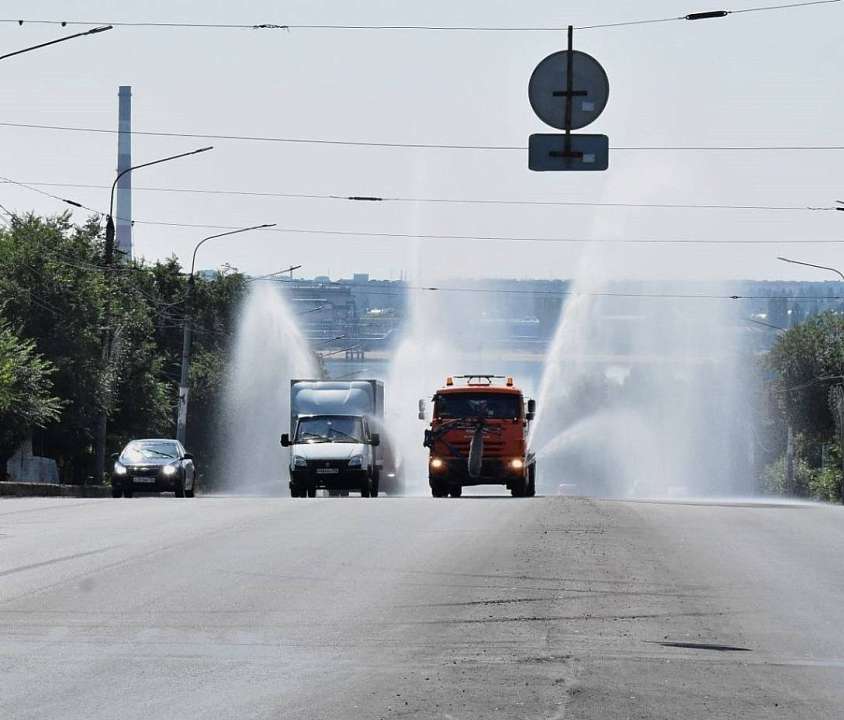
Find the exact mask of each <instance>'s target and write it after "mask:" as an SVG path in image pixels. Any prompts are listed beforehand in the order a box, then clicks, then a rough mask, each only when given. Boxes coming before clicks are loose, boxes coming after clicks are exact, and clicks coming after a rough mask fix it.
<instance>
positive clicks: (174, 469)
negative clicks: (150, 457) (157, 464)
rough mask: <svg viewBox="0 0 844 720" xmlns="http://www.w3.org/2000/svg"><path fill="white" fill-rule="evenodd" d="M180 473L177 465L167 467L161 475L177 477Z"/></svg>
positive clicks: (162, 469)
mask: <svg viewBox="0 0 844 720" xmlns="http://www.w3.org/2000/svg"><path fill="white" fill-rule="evenodd" d="M178 471H179V468H178V466H176V465H165V466H164V467H163V468H161V474H162V475H166V476H167V477H170V476H171V475H175V474H176V473H177V472H178Z"/></svg>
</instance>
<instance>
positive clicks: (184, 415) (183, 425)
mask: <svg viewBox="0 0 844 720" xmlns="http://www.w3.org/2000/svg"><path fill="white" fill-rule="evenodd" d="M275 225H276V224H275V223H269V224H265V225H252V226H250V227H245V228H240V229H239V230H229V231H228V232H224V233H219V234H217V235H209V236H208V237H205V238H202V240H200V241H199V242H198V243H197V244H196V247H195V248H194V249H193V257H192V258H191V262H190V275H188V293H187V297H186V298H185V319H184V324H183V329H182V368H181V373H180V375H179V414H178V416H177V419H176V440H178V441H179V442H180V443H182V445H184V444H185V438H186V434H187V425H188V387H189V383H188V380H189V378H188V376H189V374H190V347H191V333H192V329H193V328H192V325H193V318H192V313H193V294H194V288H195V281H194V272H195V271H196V253H197V250H199V248H200V247H202V245H203V244H205V243H206V242H208V241H209V240H214V239H215V238H221V237H226V236H228V235H238V234H240V233H245V232H249V231H250V230H261V229H263V228H271V227H275Z"/></svg>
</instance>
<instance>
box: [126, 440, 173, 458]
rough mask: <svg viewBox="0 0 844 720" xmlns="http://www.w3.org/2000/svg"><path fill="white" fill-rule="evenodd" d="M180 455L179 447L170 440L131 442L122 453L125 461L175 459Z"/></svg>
mask: <svg viewBox="0 0 844 720" xmlns="http://www.w3.org/2000/svg"><path fill="white" fill-rule="evenodd" d="M177 457H179V448H178V446H177V445H176V443H174V442H169V441H158V440H156V441H150V442H143V441H135V442H130V443H129V444H128V445H127V446H126V447H125V448H124V449H123V453H122V454H121V455H120V459H121V460H122V461H124V462H144V461H145V460H162V459H168V458H169V459H171V460H175V459H176V458H177Z"/></svg>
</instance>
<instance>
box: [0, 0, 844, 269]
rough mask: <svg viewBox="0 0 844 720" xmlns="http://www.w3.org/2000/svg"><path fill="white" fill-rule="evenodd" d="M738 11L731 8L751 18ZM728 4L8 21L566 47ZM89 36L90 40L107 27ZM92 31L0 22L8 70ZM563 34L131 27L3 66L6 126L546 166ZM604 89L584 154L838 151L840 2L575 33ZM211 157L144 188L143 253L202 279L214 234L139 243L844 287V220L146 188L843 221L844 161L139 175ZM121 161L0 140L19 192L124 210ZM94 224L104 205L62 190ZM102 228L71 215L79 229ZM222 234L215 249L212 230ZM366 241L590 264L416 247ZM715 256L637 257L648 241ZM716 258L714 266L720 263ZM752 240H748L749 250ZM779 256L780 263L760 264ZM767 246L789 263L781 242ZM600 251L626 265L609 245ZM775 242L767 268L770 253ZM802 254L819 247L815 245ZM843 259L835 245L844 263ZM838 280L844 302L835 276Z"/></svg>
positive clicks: (183, 7) (426, 161) (734, 5)
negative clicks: (173, 259) (121, 110)
mask: <svg viewBox="0 0 844 720" xmlns="http://www.w3.org/2000/svg"><path fill="white" fill-rule="evenodd" d="M752 6H753V3H752V2H745V1H744V0H731V2H730V4H729V6H728V7H729V9H732V10H738V9H741V8H748V7H752ZM711 9H713V4H712V3H710V2H705V3H702V4H700V3H697V2H695V0H689V1H688V2H686V1H685V0H684V2H682V3H678V2H669V1H667V0H665V1H663V0H654V1H649V2H644V1H641V0H640V1H638V2H633V1H632V0H631V1H627V2H623V1H620V0H619V1H610V0H604V1H603V2H601V3H596V2H594V1H592V2H589V1H587V0H577V1H572V2H565V3H560V2H558V1H557V2H551V1H550V0H549V1H545V0H531V1H526V2H519V3H513V2H509V1H505V0H461V2H457V3H456V2H453V1H450V2H446V1H445V0H427V1H426V2H424V3H410V2H395V1H393V2H390V1H388V0H381V1H378V0H370V1H368V2H352V1H350V0H323V1H319V0H297V1H293V0H291V1H288V2H284V3H280V2H271V1H270V0H252V1H251V2H241V3H232V2H211V1H209V0H201V1H200V0H166V1H164V0H151V1H147V2H144V3H127V2H123V3H118V2H108V1H107V0H87V1H85V2H82V1H79V0H44V1H43V2H39V1H38V0H6V1H5V2H3V4H2V10H0V15H2V18H5V19H17V18H25V19H49V20H91V21H93V22H97V23H98V22H114V21H123V22H133V21H137V22H140V21H155V22H171V21H172V22H191V23H234V24H253V23H255V24H257V23H275V24H289V25H294V24H340V25H350V24H352V25H362V24H373V25H391V26H395V25H438V26H465V25H471V26H486V27H514V26H515V27H543V28H544V27H547V28H555V27H563V26H565V25H567V24H569V23H571V24H574V25H575V26H583V25H592V24H601V23H612V22H618V21H626V20H640V19H651V18H662V17H675V16H678V15H685V14H686V13H688V12H692V11H700V10H711ZM92 26H93V25H92ZM82 29H85V28H80V27H73V28H70V27H68V28H62V27H58V26H48V25H37V24H29V23H24V25H23V26H19V25H18V24H16V23H0V54H3V53H5V52H10V51H12V50H15V49H19V48H23V47H26V46H29V45H34V44H37V43H40V42H46V41H48V40H50V39H54V38H57V37H60V36H62V35H64V34H70V33H72V32H78V31H80V30H82ZM563 41H564V38H563V34H562V33H558V32H540V31H522V32H489V31H486V32H480V31H467V32H442V31H428V32H422V31H410V30H380V31H371V30H366V31H365V30H304V29H292V30H283V29H273V30H253V29H196V28H194V29H175V28H174V29H166V28H156V29H150V28H126V27H120V28H117V29H114V30H111V31H109V32H105V33H101V34H98V35H94V36H90V37H85V38H80V39H75V40H70V41H68V42H66V43H61V44H59V45H56V46H53V47H49V48H44V49H42V50H38V51H34V52H31V53H27V54H24V55H20V56H17V57H14V58H9V59H6V60H2V61H0V122H6V123H23V124H41V125H64V126H73V127H86V128H102V129H116V127H117V90H118V86H120V85H131V86H132V92H133V126H134V129H135V130H143V131H167V132H185V133H211V134H225V135H250V136H273V137H288V138H312V139H323V140H350V141H366V142H368V141H374V142H386V143H393V142H395V143H423V144H455V145H466V144H468V145H493V146H502V145H503V146H516V147H523V146H526V145H527V138H528V136H529V135H530V134H531V133H535V132H553V130H552V129H551V128H549V127H547V126H545V125H544V124H543V123H542V122H541V121H540V120H539V119H538V118H537V117H536V116H535V115H534V114H533V112H532V110H531V108H530V105H529V103H528V100H527V84H528V80H529V78H530V75H531V72H532V71H533V68H534V67H535V66H536V64H537V63H539V61H540V60H542V59H543V58H544V57H545V56H546V55H548V54H550V53H552V52H555V51H557V50H559V49H561V48H562V44H563ZM574 44H575V48H576V49H580V50H583V51H585V52H588V53H589V54H591V55H592V56H594V57H595V58H596V59H598V61H599V62H600V63H601V64H602V65H603V66H604V68H605V69H606V72H607V75H608V77H609V81H610V100H609V103H608V105H607V108H606V110H605V111H604V113H603V115H602V116H601V117H600V118H599V119H598V120H597V121H596V122H595V123H593V124H592V125H590V126H589V127H588V128H586V129H584V130H583V131H582V132H590V133H592V132H595V133H605V134H607V135H608V136H609V138H610V145H611V147H612V146H616V147H642V146H658V147H665V146H724V145H728V146H748V145H751V146H752V145H800V146H805V145H813V146H829V145H838V146H844V130H842V127H844V122H842V121H843V120H844V112H843V111H844V94H842V93H841V92H840V87H841V71H842V68H844V3H835V4H827V5H817V6H812V7H807V8H797V9H790V10H780V11H776V12H764V13H745V14H736V15H731V16H728V17H726V18H721V19H714V20H706V21H697V22H667V23H657V24H649V25H638V26H627V27H618V28H605V29H592V30H579V31H577V32H575V38H574ZM209 142H211V143H212V144H213V145H214V146H215V149H214V150H213V152H208V153H204V154H202V155H198V156H196V157H191V158H187V159H184V160H179V161H175V162H172V163H166V164H162V165H160V166H156V167H152V168H147V169H142V170H138V171H137V172H136V173H134V175H133V183H134V186H135V191H134V195H133V206H134V218H135V220H136V221H137V222H136V225H135V228H134V242H135V253H136V255H138V256H142V257H144V258H146V259H148V260H153V259H156V258H162V257H167V256H169V255H172V254H175V255H177V256H178V257H179V258H180V259H181V260H182V261H183V263H184V262H185V261H187V263H188V264H189V262H190V254H191V252H192V251H193V248H194V246H195V244H196V243H197V242H198V241H199V240H201V239H202V238H203V237H205V236H206V235H210V234H213V233H214V232H215V231H214V230H213V229H203V228H184V227H170V226H162V225H155V224H145V223H142V222H140V221H155V222H172V223H183V224H196V225H221V226H232V227H242V226H248V225H255V224H260V223H277V224H278V226H279V227H281V228H288V229H289V228H296V229H311V230H327V231H350V232H355V233H363V235H355V236H341V235H330V234H302V233H295V232H254V233H250V234H243V235H240V236H234V237H230V238H220V239H219V240H212V241H210V242H208V243H206V244H205V245H203V247H202V249H201V250H200V254H199V257H198V262H197V264H198V267H201V268H215V267H219V266H221V265H223V264H224V263H229V264H231V265H234V266H235V267H237V268H239V269H240V270H242V271H244V272H248V273H252V274H261V273H267V272H272V271H275V270H279V269H282V268H284V267H287V266H289V265H293V264H295V265H302V266H303V267H302V269H301V270H300V271H298V272H299V274H301V275H304V276H315V275H330V276H331V277H332V278H339V277H350V276H351V275H352V273H356V272H369V273H370V275H371V276H373V277H384V278H397V277H399V275H400V274H401V273H402V272H405V273H407V272H412V270H413V268H414V267H415V268H418V267H420V266H423V267H424V268H425V273H426V279H428V278H431V279H433V278H448V277H536V278H567V277H571V276H572V274H573V273H575V272H576V269H577V268H578V267H579V265H580V263H581V261H582V257H583V255H584V253H587V252H589V250H590V247H591V248H592V249H593V250H594V247H595V244H598V246H599V247H603V248H605V251H604V252H602V253H601V254H600V257H601V258H602V263H604V264H605V267H603V268H602V272H603V273H604V274H605V275H606V276H607V277H611V278H635V279H656V280H665V279H670V280H680V281H682V280H724V279H736V278H750V279H764V278H768V279H805V280H822V279H826V277H827V275H825V274H824V273H823V272H822V271H818V270H813V269H809V268H801V267H798V266H794V265H786V264H784V263H782V262H779V261H777V259H776V257H777V256H778V255H785V256H789V257H795V258H798V259H803V260H806V261H809V262H814V263H818V264H827V265H833V266H835V265H838V266H844V256H843V255H842V250H844V213H839V212H835V211H812V210H796V211H795V210H768V211H758V210H753V211H751V210H725V209H665V208H630V207H595V206H581V207H572V206H551V205H512V204H510V205H507V204H498V205H496V204H443V203H417V202H383V203H362V202H349V201H344V200H331V199H313V198H278V197H247V196H238V195H214V194H190V193H177V192H162V191H153V190H143V189H142V188H192V189H205V190H230V191H246V192H258V193H293V194H306V195H307V194H313V195H340V196H349V195H366V196H386V197H402V198H442V199H453V200H465V199H480V200H507V201H516V200H518V201H557V202H559V201H565V202H572V201H574V202H603V203H658V204H690V203H691V204H737V205H765V206H797V207H800V208H803V207H807V206H811V207H831V206H833V205H834V204H835V201H836V200H844V183H842V160H844V151H841V150H820V151H810V150H806V151H774V152H771V151H769V152H758V151H713V152H704V151H677V150H673V151H672V150H650V151H646V150H638V151H636V150H626V151H625V150H611V155H610V169H609V170H608V171H607V172H604V173H532V172H530V171H529V170H528V167H527V152H526V151H525V150H461V149H439V148H373V147H360V146H357V147H356V146H348V145H317V144H284V143H269V142H252V141H249V142H243V141H234V140H214V141H205V140H202V139H194V138H173V137H150V136H141V135H138V136H135V137H134V138H133V148H132V150H133V161H134V162H135V163H140V162H145V161H148V160H152V159H156V158H159V157H163V156H166V155H170V154H174V153H178V152H182V151H187V150H191V149H194V148H196V147H201V146H203V145H206V144H209ZM116 162H117V137H116V135H113V134H107V133H83V132H64V131H55V130H43V129H30V128H20V127H8V126H0V176H2V177H5V178H9V179H12V180H15V181H19V182H24V183H70V184H82V185H95V186H107V185H110V183H111V181H112V180H113V178H114V172H115V168H116ZM42 189H44V190H47V191H50V192H54V193H56V194H59V195H61V196H63V197H68V198H72V199H74V200H76V201H78V202H81V203H83V204H85V205H88V206H90V207H93V208H98V209H102V208H105V207H106V206H107V204H108V190H107V189H106V188H105V187H95V188H77V187H59V188H56V187H42ZM0 203H2V205H3V206H5V207H7V208H9V209H11V210H13V211H14V212H24V211H27V210H33V211H35V212H38V213H43V214H52V213H56V212H59V211H61V210H63V209H66V207H67V206H65V205H62V204H61V203H59V202H57V201H55V200H52V199H50V198H47V197H44V196H42V195H39V194H37V193H35V192H32V191H30V190H26V189H23V188H20V187H17V186H14V185H10V184H0ZM87 214H88V213H87V212H86V211H84V210H82V211H80V210H76V211H74V218H76V219H77V220H78V221H80V222H81V221H83V220H84V218H85V217H86V215H87ZM217 232H219V231H217ZM369 233H390V234H405V235H408V234H409V235H457V236H467V235H468V236H481V237H487V238H488V237H516V238H546V239H547V238H567V239H575V240H589V241H592V244H591V245H590V244H588V243H580V242H577V243H573V242H564V243H562V242H512V241H502V240H488V239H487V240H468V239H466V240H449V239H412V238H406V237H405V238H402V237H371V236H369V235H368V234H369ZM642 239H653V240H662V241H690V240H706V241H709V242H710V243H712V244H693V243H689V242H680V243H676V244H636V243H631V242H630V241H632V240H642ZM714 241H717V244H714ZM737 241H742V242H737ZM759 241H766V242H765V243H764V244H763V243H760V242H759ZM769 241H773V242H769ZM601 243H610V244H609V245H607V246H606V247H605V246H603V245H600V244H601ZM752 243H756V244H752ZM801 243H802V244H801ZM836 243H839V244H836ZM829 279H835V276H830V278H829Z"/></svg>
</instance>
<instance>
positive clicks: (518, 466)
mask: <svg viewBox="0 0 844 720" xmlns="http://www.w3.org/2000/svg"><path fill="white" fill-rule="evenodd" d="M524 466H525V461H524V460H522V459H521V458H513V459H512V460H511V461H510V467H511V468H513V470H522V469H523V468H524Z"/></svg>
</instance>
